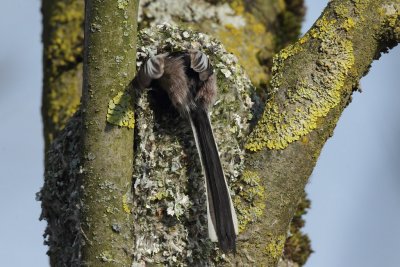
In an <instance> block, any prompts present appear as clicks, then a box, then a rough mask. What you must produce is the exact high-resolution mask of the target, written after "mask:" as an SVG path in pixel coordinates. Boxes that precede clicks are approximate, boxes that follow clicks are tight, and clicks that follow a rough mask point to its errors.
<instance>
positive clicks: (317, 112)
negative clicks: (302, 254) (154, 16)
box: [39, 0, 400, 266]
mask: <svg viewBox="0 0 400 267" xmlns="http://www.w3.org/2000/svg"><path fill="white" fill-rule="evenodd" d="M161 2H162V1H161ZM184 2H185V1H182V2H181V3H184ZM211 2H215V1H211ZM218 2H219V1H218ZM234 2H236V1H234ZM243 2H248V1H243ZM278 2H280V1H278ZM295 2H297V1H286V2H285V3H286V4H287V6H292V5H293V6H297V4H296V3H295ZM87 3H88V5H87V7H86V8H87V10H90V12H87V22H86V37H87V39H86V46H85V49H87V51H85V64H86V65H85V66H86V68H85V72H84V79H85V83H84V88H85V91H84V96H83V109H82V111H83V124H82V122H81V121H80V118H81V117H80V114H79V113H78V114H77V115H76V117H75V118H74V119H73V120H71V121H70V122H69V125H68V126H67V128H66V129H65V130H64V131H62V134H61V135H60V136H59V138H58V139H57V140H56V141H55V142H54V143H53V145H52V150H51V151H50V153H49V155H50V158H51V159H52V160H51V161H50V163H49V168H48V169H47V171H46V180H45V186H44V188H43V189H42V191H41V193H40V194H39V197H40V199H41V200H42V206H43V214H42V217H43V218H45V219H46V220H47V221H48V223H49V226H48V229H47V230H46V234H47V235H48V236H49V237H50V238H49V241H48V242H49V244H50V245H53V247H52V246H51V247H50V254H51V255H53V259H57V258H61V256H60V254H57V252H58V249H61V250H62V249H64V250H65V249H66V248H65V246H66V245H63V244H61V243H60V242H59V241H58V240H59V239H57V237H60V239H62V238H65V236H69V234H70V233H72V235H76V236H77V237H78V238H77V240H80V239H83V242H84V246H83V248H82V250H80V248H79V247H78V250H77V251H78V252H79V251H82V252H83V254H82V255H83V260H84V261H85V262H86V264H87V265H89V264H93V265H95V266H97V265H99V266H103V265H105V266H110V265H111V266H114V265H115V266H128V265H129V264H130V260H131V256H132V254H133V257H134V259H135V260H137V261H136V262H135V264H144V263H145V262H146V263H147V265H149V266H159V265H160V266H161V265H162V264H165V263H169V264H171V263H172V262H173V263H174V264H176V265H189V266H190V265H193V264H194V263H197V262H193V261H192V262H188V259H192V260H193V259H201V261H202V262H212V263H214V264H216V265H218V266H219V265H227V266H229V265H235V266H254V265H255V264H256V265H257V264H258V263H259V264H260V265H262V266H277V264H278V263H279V264H280V265H281V266H285V265H287V266H290V264H293V262H295V263H296V264H302V263H304V258H302V259H295V257H294V256H293V254H290V253H289V254H286V253H285V255H284V256H283V258H282V251H283V249H284V247H285V240H286V238H287V231H288V226H289V223H290V221H291V220H292V218H293V215H294V213H295V211H296V207H297V206H298V203H299V200H300V199H301V197H302V196H303V192H304V186H305V184H306V183H307V180H308V177H309V176H310V174H311V172H312V170H313V168H314V166H315V163H316V161H317V159H318V156H319V153H320V151H321V149H322V147H323V145H324V143H325V142H326V140H327V139H328V138H329V137H330V136H331V135H332V133H333V130H334V127H335V125H336V123H337V120H338V119H339V117H340V114H341V113H342V111H343V109H344V108H345V107H346V106H347V105H348V104H349V102H350V100H351V94H352V92H353V90H354V89H356V88H357V86H358V82H359V80H360V78H361V77H362V76H363V75H364V74H365V73H367V71H368V69H369V66H370V64H371V63H372V61H373V60H374V59H377V58H379V55H380V53H381V52H386V51H387V49H389V48H391V47H393V46H395V45H396V44H397V43H398V42H399V41H400V30H399V29H400V28H399V26H400V24H399V19H398V16H399V14H400V3H399V1H398V0H380V1H376V0H375V1H373V0H365V1H356V0H343V1H339V0H333V1H330V2H329V4H328V6H327V8H326V9H325V10H324V12H323V14H322V15H321V17H320V18H319V19H318V21H317V22H316V23H315V24H314V26H313V27H312V29H311V30H310V31H309V32H308V33H307V34H306V35H305V36H304V37H302V38H300V39H299V40H298V41H297V42H296V43H295V44H293V45H289V46H287V47H286V48H284V49H282V50H281V52H280V53H279V54H278V55H277V56H276V57H275V58H274V63H273V66H272V68H271V69H272V73H271V76H272V80H271V82H270V85H269V87H268V90H267V93H268V95H265V98H266V99H267V100H266V103H265V108H264V112H263V114H261V113H259V112H258V111H257V110H258V109H253V111H250V110H249V109H248V107H245V108H244V107H243V105H248V104H247V103H245V101H244V102H242V101H243V100H245V99H247V97H246V94H251V93H252V92H251V91H248V90H249V87H248V86H247V87H245V88H246V89H245V90H244V91H242V93H243V94H242V95H241V98H240V99H242V101H238V100H237V99H236V100H235V94H236V93H235V91H234V90H236V89H233V88H235V87H234V86H237V85H238V84H240V83H242V84H247V82H246V79H245V78H243V79H242V78H239V76H240V77H243V76H241V75H242V73H241V70H240V68H238V67H237V66H236V64H235V62H234V60H232V59H231V58H230V57H229V56H228V54H227V53H226V52H221V51H223V50H220V48H219V46H218V43H217V42H214V41H212V40H210V41H206V39H207V38H206V37H204V36H203V37H201V38H200V37H199V36H200V35H196V34H195V33H192V32H190V31H189V33H188V32H186V33H185V31H184V30H182V31H181V30H174V29H172V30H171V29H170V28H168V27H167V28H165V29H158V30H155V32H157V31H158V32H159V34H161V35H163V34H164V35H163V37H162V36H161V37H162V38H161V37H160V36H159V35H154V36H152V35H151V34H153V33H152V32H151V31H149V32H144V33H143V34H142V37H143V36H144V37H143V38H144V39H141V40H140V44H141V45H142V46H141V47H140V51H139V53H138V56H139V58H140V59H141V60H143V58H144V57H145V56H146V55H148V54H149V51H150V50H151V51H153V50H152V49H156V52H162V51H166V50H168V49H171V47H172V48H174V49H178V48H180V49H182V48H184V47H186V46H189V45H193V44H196V42H197V43H200V44H203V45H204V46H203V48H204V49H205V50H207V51H208V50H209V53H210V52H211V51H216V54H214V55H212V61H213V62H215V63H216V69H217V71H218V75H219V76H218V77H219V79H218V84H219V86H220V91H221V92H220V97H221V102H220V103H219V104H217V105H216V106H215V107H214V111H213V114H214V116H213V117H212V118H213V124H214V127H215V132H216V138H217V141H218V140H219V142H220V143H219V147H220V149H221V151H222V153H221V154H222V158H223V161H224V162H225V163H224V164H225V165H224V166H225V167H227V168H226V172H227V175H228V178H229V180H230V184H231V187H232V190H233V191H234V192H235V196H234V202H235V205H237V211H238V215H239V221H240V225H241V233H240V235H239V238H238V239H239V241H238V252H237V254H236V256H230V255H220V254H218V251H216V250H214V249H213V245H212V244H210V242H209V241H207V238H206V237H205V236H204V233H205V231H203V230H204V229H203V228H202V227H203V226H202V225H201V222H202V221H204V217H203V216H204V214H203V213H204V207H203V206H202V202H204V199H203V200H202V198H201V195H202V192H201V186H200V185H201V183H200V182H199V179H201V178H199V177H201V173H200V172H199V164H198V162H197V161H196V160H195V159H194V158H192V157H191V156H192V155H195V154H194V153H193V151H192V149H193V144H192V143H190V135H188V132H187V129H186V128H185V126H184V124H182V122H181V121H180V120H178V119H177V116H175V118H171V117H170V115H168V114H171V113H169V112H170V111H168V112H166V110H165V109H163V108H162V107H160V106H159V104H157V105H155V103H160V102H154V101H155V99H157V98H155V96H152V95H151V94H152V93H151V92H150V93H149V94H147V93H146V94H144V95H141V96H138V98H137V99H136V100H135V102H136V107H137V108H138V110H137V114H135V116H136V118H137V120H138V123H137V125H136V126H135V127H136V129H137V130H138V133H137V136H136V137H135V143H136V146H135V147H136V148H137V150H135V151H136V155H135V162H133V134H132V132H131V131H129V130H128V129H125V128H116V127H115V126H111V125H108V124H106V121H105V118H106V117H107V115H108V117H107V118H108V120H109V119H110V118H115V117H114V115H113V113H112V110H111V111H110V103H111V104H112V106H115V104H118V103H121V99H124V101H125V102H124V103H125V104H124V105H125V106H126V105H127V104H126V103H127V102H129V101H130V100H129V96H127V94H125V93H123V92H124V90H125V89H126V87H127V85H128V83H129V80H130V79H132V77H133V72H134V63H135V61H134V59H135V51H134V48H135V44H133V43H132V40H134V39H135V38H134V36H135V34H136V33H135V32H134V30H135V29H136V27H135V26H134V25H135V20H134V18H133V17H132V16H133V15H132V14H135V12H130V13H129V14H126V13H124V12H125V11H126V10H128V9H127V8H130V9H131V10H132V11H135V3H136V2H135V3H133V2H132V1H118V4H116V3H114V4H113V5H112V4H104V3H103V2H102V3H101V4H100V1H95V0H93V1H88V2H87ZM159 3H160V2H159ZM260 3H261V2H260V1H255V2H254V3H253V4H254V5H255V6H254V5H249V6H247V7H246V8H248V9H246V10H252V9H251V8H254V9H253V12H254V13H252V14H253V15H254V16H255V17H256V18H258V19H260V20H261V19H262V18H264V19H268V16H265V14H264V13H263V12H264V10H267V9H265V8H266V7H263V6H258V7H257V4H259V5H261V4H260ZM126 4H127V5H128V6H126ZM291 4H292V5H291ZM233 6H234V7H236V8H238V12H239V11H240V7H241V6H240V5H239V6H235V5H233ZM110 11H112V12H113V13H112V14H113V15H112V16H111V15H110V13H108V12H110ZM256 11H258V12H256ZM292 13H293V12H292ZM294 13H296V12H294ZM147 14H148V13H147ZM124 15H127V16H128V18H126V17H124ZM243 16H246V15H243ZM276 17H279V16H278V15H277V16H276ZM289 17H290V16H289ZM300 17H301V16H300ZM246 18H247V19H249V18H248V17H246ZM281 19H282V18H281ZM124 20H126V21H127V22H123V21H124ZM250 20H251V19H250ZM117 21H119V22H117ZM237 21H240V18H237V17H235V19H233V20H232V23H236V22H237ZM121 22H123V23H122V24H118V23H121ZM264 24H266V23H265V22H264ZM127 25H128V26H129V27H127V28H126V26H127ZM183 25H184V26H185V24H183ZM205 25H207V24H205ZM256 25H258V24H257V23H256ZM274 25H285V22H277V23H276V24H274ZM130 26H132V28H131V27H130ZM253 26H254V24H253ZM228 28H229V27H228ZM289 28H290V27H289ZM228 30H229V31H230V33H232V32H237V29H233V28H230V29H228ZM253 30H254V28H253ZM257 30H259V28H257V27H256V31H257ZM277 30H278V29H277ZM250 32H252V31H251V30H250ZM125 33H127V35H128V36H125ZM178 35H179V36H178ZM185 36H186V37H185ZM227 36H229V35H227ZM231 36H232V35H231ZM238 36H239V39H240V38H242V37H240V36H241V35H238ZM264 37H265V36H264ZM281 37H282V36H281ZM283 37H285V38H287V39H284V38H283ZM283 37H282V38H283V39H282V38H281V39H279V40H281V41H279V42H277V44H279V45H280V46H284V45H286V44H287V43H288V42H289V40H291V38H292V37H290V38H289V37H288V36H287V35H284V36H283ZM146 38H147V39H146ZM179 38H180V39H179ZM185 38H187V40H190V42H189V41H187V40H186V39H185ZM196 38H197V39H196ZM177 40H180V41H179V42H178V41H177ZM155 41H157V42H158V44H155V43H154V42H155ZM228 41H229V40H228ZM185 42H187V43H186V44H185ZM236 43H238V42H236ZM129 44H130V45H131V46H129ZM152 45H154V46H155V48H154V47H152ZM157 45H159V46H157ZM168 45H169V48H168ZM185 45H186V46H185ZM279 45H278V46H279ZM272 50H273V49H272ZM218 51H219V52H218ZM218 53H219V54H218ZM251 53H252V52H251ZM251 53H250V54H251ZM257 60H259V59H257ZM229 62H230V63H229ZM260 62H261V63H260ZM260 62H259V65H260V66H262V65H263V64H264V63H263V62H262V61H260ZM236 72H237V73H236ZM250 73H251V71H250ZM261 79H264V81H266V80H269V78H266V76H264V78H261ZM261 84H262V83H261ZM236 88H237V87H236ZM241 90H243V89H241ZM119 92H121V93H119ZM232 99H233V101H232ZM255 99H257V98H255ZM221 103H223V104H221ZM107 106H108V108H107ZM261 106H263V105H259V106H258V107H259V108H260V107H261ZM236 113H237V114H236ZM250 113H253V115H255V118H259V120H258V122H257V124H256V125H255V126H254V129H253V130H252V133H251V135H250V136H249V138H246V137H247V133H248V128H247V125H246V124H247V121H246V120H247V119H244V118H246V114H247V115H250ZM172 114H173V113H172ZM232 116H233V117H232ZM235 116H239V117H235ZM234 118H236V121H235V119H234ZM237 118H239V119H237ZM130 119H131V118H130V117H129V116H128V117H127V118H126V120H127V121H125V122H123V123H122V125H125V126H129V125H131V121H129V120H130ZM241 119H242V120H241ZM112 120H114V119H112ZM109 121H110V120H109ZM233 121H235V123H234V125H233V124H232V123H231V122H233ZM120 125H121V124H120ZM243 125H244V126H243ZM80 129H82V132H80V131H79V130H80ZM72 133H76V134H72ZM79 138H81V141H82V144H83V148H82V145H81V143H79V141H77V140H78V139H79ZM244 148H245V149H246V150H244ZM244 153H246V154H244ZM110 155H112V156H110ZM224 158H225V159H224ZM243 159H244V160H245V165H243ZM196 162H197V163H196ZM72 165H73V166H72ZM81 165H82V166H83V168H80V166H81ZM132 165H133V166H134V168H135V172H134V179H135V186H134V189H135V192H134V196H135V197H134V200H133V202H134V203H133V206H134V207H135V208H134V209H133V211H132V212H133V213H134V216H133V217H134V218H132V216H131V214H130V212H131V208H130V205H131V204H130V202H131V198H130V196H131V193H130V189H131V176H130V175H131V173H132ZM82 172H83V174H80V173H82ZM78 174H79V175H81V179H82V180H79V179H78V178H77V177H78ZM169 177H177V178H176V179H175V178H174V179H175V180H173V179H169ZM186 177H189V179H186ZM60 181H62V183H61V184H60ZM171 181H173V182H172V183H171ZM66 184H68V185H71V184H73V185H74V186H70V187H71V188H70V187H68V188H65V185H66ZM81 185H82V187H83V189H82V190H79V188H80V186H81ZM63 186H64V187H63ZM77 188H78V189H77ZM142 189H143V190H142ZM74 192H79V194H81V195H79V194H78V196H76V194H74ZM188 195H189V199H190V201H192V202H193V204H191V205H189V204H188V203H189V202H188V198H187V196H188ZM71 198H72V199H73V201H72V203H76V204H77V205H80V199H82V201H83V204H82V205H83V206H82V208H81V211H82V216H81V218H80V219H77V217H73V218H74V219H73V220H71V219H69V218H70V217H68V216H66V215H67V214H69V213H71V212H73V211H74V208H73V206H68V205H69V204H68V205H66V204H65V203H71V202H70V201H69V200H71ZM52 200H53V203H52V202H51V201H52ZM54 200H57V201H54ZM55 203H56V204H57V205H58V206H57V205H55ZM305 206H306V205H304V204H303V205H300V207H303V208H304V207H305ZM57 207H61V211H59V210H58V209H57ZM301 209H302V208H301ZM301 209H300V210H301ZM75 210H76V209H75ZM68 212H69V213H68ZM74 214H75V213H74ZM58 218H63V220H61V221H62V222H63V223H60V220H58ZM80 220H82V221H80ZM199 224H200V225H199ZM63 227H64V229H67V230H65V231H64V232H63V231H62V228H63ZM68 227H69V228H68ZM80 228H82V231H81V230H80ZM131 228H133V236H132V234H131V231H130V229H131ZM71 229H72V230H71ZM77 229H78V230H77ZM58 230H59V231H58ZM163 236H164V239H163V238H162V237H163ZM185 237H186V239H185ZM152 238H153V239H152ZM185 240H186V241H185ZM68 242H69V243H74V240H69V241H68ZM68 242H66V244H69V243H68ZM158 242H160V243H158ZM133 244H135V250H133V249H132V247H133ZM63 246H64V247H63ZM147 248H151V250H150V252H151V253H150V254H149V255H145V253H146V249H147ZM287 250H288V251H290V249H287ZM174 253H175V254H174ZM185 253H187V254H185ZM307 253H309V251H308V252H307ZM65 255H67V254H65ZM65 255H64V257H65ZM143 255H145V256H143ZM176 255H179V257H181V258H179V257H176ZM185 255H186V256H185ZM193 255H194V256H193ZM185 257H186V258H185ZM196 257H197V258H196ZM67 258H68V257H67ZM65 262H67V261H65ZM289 262H291V263H289ZM52 265H53V266H58V265H57V263H55V261H53V263H52Z"/></svg>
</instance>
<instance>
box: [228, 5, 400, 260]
mask: <svg viewBox="0 0 400 267" xmlns="http://www.w3.org/2000/svg"><path fill="white" fill-rule="evenodd" d="M399 11H400V3H399V1H372V0H371V1H350V0H347V1H331V2H329V4H328V6H327V8H326V9H325V10H324V12H323V14H322V15H321V17H320V18H319V19H318V20H317V22H316V23H315V24H314V26H313V27H312V29H311V30H310V31H309V32H308V33H307V34H306V35H305V36H304V37H302V38H301V39H300V40H299V41H298V42H296V43H295V44H294V45H292V46H289V47H287V48H285V49H283V50H282V51H281V52H280V53H279V54H278V55H277V56H276V57H275V59H274V66H273V78H272V81H271V83H270V86H271V95H270V97H269V99H268V101H267V103H266V108H265V110H264V114H263V116H262V117H261V119H260V121H259V122H258V124H257V126H256V128H255V129H254V131H253V132H252V134H251V136H250V138H249V139H248V140H247V144H246V148H247V149H248V150H251V151H254V152H253V153H251V152H249V153H248V154H247V156H246V162H247V169H248V170H251V171H252V172H256V173H257V174H258V176H260V177H261V178H262V179H261V180H262V181H263V182H264V186H265V190H266V192H265V195H266V209H265V212H264V216H263V218H262V219H261V220H260V223H257V224H254V225H252V227H250V229H249V230H248V231H247V233H246V234H245V235H247V236H248V238H249V239H248V241H244V242H243V244H241V245H240V247H248V249H247V255H244V254H241V253H239V254H240V256H239V257H238V256H236V257H235V260H237V262H240V263H243V264H245V263H248V260H246V257H248V256H250V257H251V258H255V259H257V261H261V262H265V263H266V264H265V265H264V266H275V265H276V264H277V262H278V260H279V257H280V255H281V251H282V249H283V244H282V240H285V238H286V233H287V227H288V224H289V222H290V220H291V218H292V217H293V213H294V211H295V207H296V205H297V203H298V200H299V198H300V196H301V194H302V190H303V188H304V186H305V185H306V183H307V180H308V177H309V176H310V174H311V172H312V170H313V168H314V166H315V163H316V161H317V159H318V156H319V154H320V151H321V149H322V146H323V145H324V143H325V142H326V140H327V139H328V138H329V137H330V136H331V135H332V133H333V130H334V127H335V126H336V123H337V121H338V119H339V117H340V115H341V113H342V111H343V109H344V108H345V107H346V106H347V105H348V104H349V102H350V97H351V94H352V92H353V90H354V89H356V88H357V87H358V82H359V80H360V79H361V77H362V76H363V75H364V74H366V73H367V72H368V70H369V67H370V64H371V63H372V61H373V60H374V59H377V58H379V55H380V53H382V52H386V51H387V50H388V49H389V48H392V47H393V46H395V45H396V44H397V43H398V42H399V37H400V31H399V19H398V16H399ZM261 237H262V238H261ZM265 237H267V238H265Z"/></svg>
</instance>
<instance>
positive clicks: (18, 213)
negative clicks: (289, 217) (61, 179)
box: [0, 0, 400, 267]
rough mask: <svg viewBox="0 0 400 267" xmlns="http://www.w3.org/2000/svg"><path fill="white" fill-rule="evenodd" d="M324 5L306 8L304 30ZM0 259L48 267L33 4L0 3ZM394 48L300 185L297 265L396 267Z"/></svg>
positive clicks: (399, 129)
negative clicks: (302, 233) (308, 245)
mask: <svg viewBox="0 0 400 267" xmlns="http://www.w3.org/2000/svg"><path fill="white" fill-rule="evenodd" d="M326 2H327V0H325V1H321V0H310V1H307V3H308V6H309V8H308V15H307V21H306V23H305V25H304V30H307V29H308V28H309V27H310V26H311V24H312V22H313V21H314V20H315V19H316V18H317V17H318V16H319V14H320V13H321V11H322V9H323V7H324V6H325V4H326ZM0 3H1V7H2V8H1V10H0V36H2V39H1V42H0V114H1V115H0V116H1V118H2V122H1V131H0V173H1V177H0V210H1V211H2V216H1V220H0V259H1V265H2V266H16V267H25V266H30V267H41V266H48V260H47V256H46V254H45V252H46V247H45V246H43V239H42V233H43V229H44V223H41V222H39V221H38V217H39V214H40V204H39V203H38V202H36V201H35V193H36V192H37V191H38V190H39V188H40V186H41V185H42V172H43V163H42V161H43V153H42V152H43V151H42V150H43V141H42V132H41V130H42V125H41V118H40V98H41V79H42V78H41V76H42V74H41V43H40V34H41V24H40V23H41V17H40V12H39V8H40V1H39V0H32V1H26V0H13V1H6V0H0ZM399 69H400V50H399V49H395V50H393V51H391V53H390V54H388V55H385V56H383V57H382V58H381V60H380V61H379V62H376V63H374V64H373V66H372V70H371V72H370V73H369V75H368V76H367V77H366V78H364V79H363V80H362V88H363V91H364V92H363V93H362V94H359V93H355V95H354V100H353V102H352V103H351V105H350V106H349V107H348V108H347V109H346V111H345V112H344V114H343V116H342V118H341V119H340V121H339V124H338V126H337V128H336V130H335V134H334V136H333V137H332V138H331V139H330V140H329V141H328V142H327V144H326V146H325V148H324V150H323V152H322V155H321V157H320V159H319V161H318V164H317V167H316V169H315V170H314V173H313V175H312V177H311V179H310V183H309V185H308V186H307V191H308V192H309V196H310V198H311V199H312V209H311V210H310V212H309V214H308V215H307V224H306V227H305V230H306V231H307V232H308V233H309V235H310V237H311V239H312V242H313V248H314V250H315V253H314V254H313V255H312V256H311V257H310V259H309V261H308V263H307V265H306V266H307V267H322V266H323V267H343V266H344V267H346V266H351V267H357V266H360V267H361V266H362V267H376V266H385V267H397V266H398V256H397V253H398V251H399V249H400V245H399V242H398V240H400V227H399V225H400V212H399V207H400V142H399V140H398V137H399V136H400V123H399V121H400V117H399V115H400V105H398V104H397V102H398V101H399V99H400V91H399V90H398V88H397V86H396V84H397V80H398V77H397V76H396V75H398V73H399Z"/></svg>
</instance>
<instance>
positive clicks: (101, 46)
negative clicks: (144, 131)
mask: <svg viewBox="0 0 400 267" xmlns="http://www.w3.org/2000/svg"><path fill="white" fill-rule="evenodd" d="M137 10H138V1H133V0H132V1H99V0H87V1H86V3H85V56H84V68H83V97H82V111H83V127H82V155H81V156H82V158H81V162H82V167H83V173H82V175H81V179H82V192H81V194H82V195H81V196H82V208H81V228H82V234H83V235H84V237H85V238H84V241H85V242H84V245H83V247H82V265H84V266H130V265H131V262H132V247H133V237H132V216H131V211H130V208H129V206H130V205H129V203H128V202H129V201H130V199H131V197H130V195H131V188H132V163H133V131H132V130H130V129H127V128H120V127H116V126H113V125H111V124H107V122H106V117H107V112H108V109H107V106H108V103H109V101H110V98H111V97H112V96H114V95H115V94H116V93H117V92H118V91H125V90H127V88H128V85H129V83H130V81H131V79H132V77H133V76H134V73H135V68H136V34H137ZM126 97H128V96H126Z"/></svg>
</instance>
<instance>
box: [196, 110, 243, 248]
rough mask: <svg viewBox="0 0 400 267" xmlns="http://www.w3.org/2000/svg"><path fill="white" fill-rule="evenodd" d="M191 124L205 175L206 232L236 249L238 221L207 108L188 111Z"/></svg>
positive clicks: (221, 242)
mask: <svg viewBox="0 0 400 267" xmlns="http://www.w3.org/2000/svg"><path fill="white" fill-rule="evenodd" d="M189 119H190V124H191V126H192V130H193V135H194V138H195V141H196V146H197V151H198V152H199V155H200V161H201V165H202V168H203V170H204V173H205V176H206V194H207V197H206V198H207V219H208V234H209V237H210V239H211V241H213V242H217V241H218V243H219V246H220V248H221V250H222V251H224V252H228V251H235V250H236V236H237V234H238V222H237V216H236V213H235V209H234V207H233V204H232V199H231V196H230V193H229V189H228V184H227V182H226V180H225V176H224V172H223V170H222V165H221V161H220V158H219V155H218V148H217V145H216V143H215V139H214V134H213V131H212V128H211V123H210V118H209V116H208V113H207V111H206V110H204V109H201V108H196V109H194V110H191V111H190V116H189Z"/></svg>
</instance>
